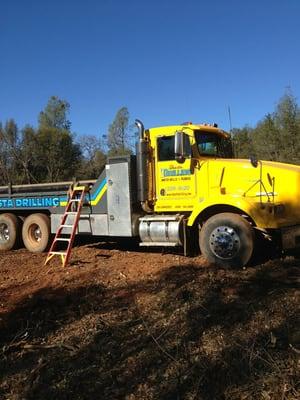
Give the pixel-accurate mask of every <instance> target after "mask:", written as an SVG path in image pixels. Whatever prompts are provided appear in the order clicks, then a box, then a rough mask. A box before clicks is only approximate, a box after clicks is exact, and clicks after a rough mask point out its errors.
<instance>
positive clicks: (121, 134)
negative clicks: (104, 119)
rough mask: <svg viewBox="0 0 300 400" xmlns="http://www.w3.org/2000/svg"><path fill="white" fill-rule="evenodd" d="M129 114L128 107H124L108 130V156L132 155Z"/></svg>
mask: <svg viewBox="0 0 300 400" xmlns="http://www.w3.org/2000/svg"><path fill="white" fill-rule="evenodd" d="M128 124H129V112H128V109H127V107H122V108H120V109H119V111H118V112H117V114H116V116H115V119H114V120H113V122H112V123H111V125H110V126H109V128H108V140H107V142H108V154H109V155H110V156H114V155H124V154H130V153H131V150H130V137H129V128H128Z"/></svg>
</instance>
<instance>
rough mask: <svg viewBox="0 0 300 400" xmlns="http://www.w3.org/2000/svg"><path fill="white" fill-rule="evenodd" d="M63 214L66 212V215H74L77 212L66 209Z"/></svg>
mask: <svg viewBox="0 0 300 400" xmlns="http://www.w3.org/2000/svg"><path fill="white" fill-rule="evenodd" d="M65 214H68V215H76V214H77V211H66V212H65Z"/></svg>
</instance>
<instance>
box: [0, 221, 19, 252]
mask: <svg viewBox="0 0 300 400" xmlns="http://www.w3.org/2000/svg"><path fill="white" fill-rule="evenodd" d="M20 235H21V225H20V221H19V220H18V218H17V217H16V215H14V214H10V213H5V214H0V250H2V251H5V250H6V251H7V250H12V249H15V248H17V247H18V245H19V242H20Z"/></svg>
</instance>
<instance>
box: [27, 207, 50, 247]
mask: <svg viewBox="0 0 300 400" xmlns="http://www.w3.org/2000/svg"><path fill="white" fill-rule="evenodd" d="M50 235H51V232H50V218H49V217H48V216H47V215H45V214H40V213H37V214H31V215H29V216H28V217H27V218H26V219H25V221H24V223H23V228H22V238H23V242H24V245H25V247H26V249H28V250H29V251H31V252H33V253H42V252H43V251H45V250H46V249H47V247H48V245H49V240H50Z"/></svg>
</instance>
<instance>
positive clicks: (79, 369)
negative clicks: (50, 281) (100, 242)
mask: <svg viewBox="0 0 300 400" xmlns="http://www.w3.org/2000/svg"><path fill="white" fill-rule="evenodd" d="M298 284H299V281H298V270H297V268H296V265H295V263H294V262H292V261H286V262H285V263H283V262H282V264H281V265H277V264H276V263H275V264H272V263H267V264H265V265H263V266H261V267H259V268H256V269H254V268H251V269H248V270H245V271H227V270H216V269H215V268H213V267H211V268H205V269H201V268H198V267H195V266H193V265H187V266H170V267H169V268H168V269H167V270H166V271H164V272H163V273H160V274H159V275H157V276H155V277H153V279H149V280H141V281H139V282H137V283H130V284H129V283H128V282H127V280H126V277H124V279H123V280H122V281H120V284H119V285H118V286H114V287H110V286H104V285H102V284H95V283H94V284H88V283H87V285H86V286H81V287H77V288H68V287H61V288H56V289H53V288H51V287H49V288H45V289H42V290H39V291H37V292H35V293H33V294H32V296H31V297H30V298H28V299H26V300H25V301H23V302H22V303H21V304H18V305H17V307H16V308H15V309H14V310H13V311H12V312H11V313H9V314H4V315H2V319H1V332H0V333H1V335H0V345H1V365H0V375H1V385H0V397H1V398H3V399H35V400H36V399H43V400H47V399H54V398H57V399H70V398H72V399H101V400H105V399H114V400H115V399H128V400H133V399H147V400H151V399H166V400H168V399H170V400H173V399H174V400H177V399H186V400H190V399H203V400H211V399H230V400H234V399H261V398H263V399H272V400H276V399H296V398H297V395H298V392H297V390H299V387H297V385H299V377H297V373H296V371H297V362H298V361H297V357H298V352H297V351H298V350H297V346H298V345H299V343H298V340H299V337H297V335H298V334H297V327H298V326H299V320H297V311H298V305H299V303H297V301H299V297H297V296H299V292H298V290H297V289H298ZM268 396H269V397H268Z"/></svg>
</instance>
